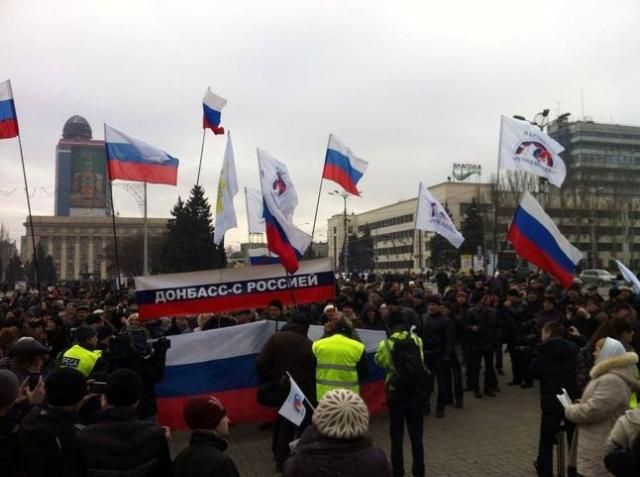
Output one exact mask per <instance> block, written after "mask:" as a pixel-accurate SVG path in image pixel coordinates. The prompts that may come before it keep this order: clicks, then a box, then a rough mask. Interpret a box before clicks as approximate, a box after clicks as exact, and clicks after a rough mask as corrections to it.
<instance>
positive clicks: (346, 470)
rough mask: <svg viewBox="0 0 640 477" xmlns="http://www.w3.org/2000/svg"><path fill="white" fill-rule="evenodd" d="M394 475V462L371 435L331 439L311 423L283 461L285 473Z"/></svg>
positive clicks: (294, 476) (293, 476)
mask: <svg viewBox="0 0 640 477" xmlns="http://www.w3.org/2000/svg"><path fill="white" fill-rule="evenodd" d="M329 476H331V477H391V466H390V465H389V461H388V460H387V457H386V456H385V454H384V452H383V451H382V449H380V448H379V447H376V446H374V445H373V441H372V440H371V438H370V437H368V436H365V437H360V438H356V439H350V440H338V439H331V438H329V437H326V436H323V435H322V434H320V433H319V432H318V429H317V428H316V426H309V427H308V428H307V430H306V431H305V432H304V434H302V437H301V438H300V442H299V443H298V446H297V447H296V448H295V450H294V452H293V455H292V456H291V457H290V458H289V459H288V460H287V461H286V462H285V464H284V477H329Z"/></svg>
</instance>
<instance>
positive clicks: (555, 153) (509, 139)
mask: <svg viewBox="0 0 640 477" xmlns="http://www.w3.org/2000/svg"><path fill="white" fill-rule="evenodd" d="M562 151H564V147H562V146H561V145H560V143H558V142H557V141H555V140H554V139H552V138H551V137H549V136H547V135H546V134H545V133H543V132H542V131H541V130H540V128H539V127H538V126H534V125H533V124H529V123H528V122H526V121H522V120H519V119H514V118H508V117H507V116H502V119H501V121H500V151H499V153H498V163H499V168H500V169H509V170H512V171H523V172H528V173H529V174H533V175H536V176H538V177H543V178H545V179H547V180H548V181H549V183H550V184H553V185H555V186H556V187H562V183H563V182H564V179H565V177H566V175H567V168H566V166H565V164H564V161H563V160H562V158H561V157H560V153H561V152H562Z"/></svg>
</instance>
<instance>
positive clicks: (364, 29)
mask: <svg viewBox="0 0 640 477" xmlns="http://www.w3.org/2000/svg"><path fill="white" fill-rule="evenodd" d="M638 18H640V2H637V1H636V0H616V1H615V2H612V1H610V0H600V1H589V0H570V1H569V0H538V1H536V2H517V1H513V0H510V1H498V0H485V1H481V2H480V1H476V0H466V1H455V0H451V1H447V2H434V1H425V0H421V1H397V2H389V1H385V2H381V1H372V0H365V1H349V0H343V1H333V0H325V1H310V0H303V1H301V0H295V1H278V0H274V1H269V2H266V1H253V2H250V1H239V0H234V1H232V2H221V1H218V0H208V1H202V2H200V1H190V0H185V1H182V2H175V1H169V0H167V1H163V0H155V1H144V0H135V1H134V0H125V1H120V0H109V1H106V0H104V1H98V0H93V1H89V2H82V1H65V0H56V1H55V2H51V1H31V0H0V34H1V37H2V40H1V41H0V80H4V79H11V81H12V84H13V90H14V96H15V100H16V107H17V110H18V116H19V121H20V128H21V132H22V141H23V146H24V153H25V160H26V167H27V173H28V178H29V186H30V188H31V189H32V190H33V189H36V194H35V196H34V197H33V200H32V207H33V211H34V214H35V215H38V214H42V215H50V214H53V197H50V195H48V194H51V193H52V192H53V190H54V180H55V176H54V166H55V146H56V143H57V141H58V140H59V138H60V136H61V132H62V126H63V124H64V122H65V121H66V120H67V118H69V117H70V116H72V115H74V114H80V115H82V116H84V117H85V118H86V119H87V120H88V121H89V123H90V124H91V127H92V128H93V132H94V138H95V139H102V138H103V135H102V123H103V122H107V123H109V124H111V125H113V126H115V127H117V128H120V129H122V130H124V131H127V132H129V133H130V134H132V135H134V136H136V137H138V138H140V139H142V140H144V141H146V142H149V143H151V144H154V145H156V146H158V147H160V148H162V149H164V150H166V151H167V152H169V153H170V154H172V155H173V156H175V157H178V158H179V159H180V168H179V174H178V187H169V186H160V185H157V186H154V185H152V186H150V187H149V215H150V216H158V217H168V216H169V211H170V209H171V207H172V206H173V204H174V203H175V201H176V199H177V197H178V195H182V196H183V197H185V196H187V195H188V193H189V190H190V188H191V187H192V185H193V184H194V182H195V179H196V173H197V165H198V157H199V152H200V140H201V135H202V129H201V121H202V110H201V108H202V106H201V99H202V96H203V94H204V91H205V90H206V88H207V87H208V86H211V87H212V90H213V91H214V92H216V93H217V94H219V95H221V96H223V97H225V98H227V99H228V101H229V102H228V104H227V107H226V108H225V109H224V111H223V125H224V127H225V128H226V129H227V130H231V131H232V134H233V140H234V147H235V153H236V165H237V169H238V178H239V182H240V187H244V186H250V187H258V174H257V160H256V153H255V150H256V147H261V148H263V149H265V150H266V151H268V152H269V153H271V154H272V155H273V156H275V157H277V158H278V159H280V160H281V161H283V162H284V163H286V164H287V165H288V167H289V172H290V174H291V176H292V178H293V180H294V182H295V184H296V187H297V190H298V194H299V196H300V202H299V205H298V208H297V210H296V214H295V221H296V222H297V223H299V224H305V225H302V228H303V229H305V230H307V231H310V229H311V224H310V223H311V222H312V220H313V212H314V208H315V202H316V197H317V190H318V186H319V181H320V175H321V171H322V166H323V161H324V153H325V149H326V144H327V138H328V134H329V133H334V134H336V135H337V136H338V137H340V138H341V139H342V140H343V141H344V142H345V143H346V144H347V145H348V146H350V147H351V149H352V150H353V151H354V152H355V153H356V154H357V155H358V156H360V157H361V158H363V159H365V160H367V161H369V169H368V171H367V173H366V174H365V176H364V177H363V179H362V180H361V182H360V188H361V189H362V191H363V194H362V198H354V199H352V200H351V199H350V200H349V209H350V210H353V211H355V212H359V211H365V210H368V209H371V208H374V207H378V206H381V205H385V204H388V203H392V202H395V201H398V200H402V199H407V198H410V197H413V196H415V195H416V193H417V190H418V183H419V181H421V180H422V181H423V182H425V183H426V184H427V185H432V184H436V183H439V182H442V181H444V180H446V177H447V175H450V174H451V167H452V164H453V163H454V162H470V163H478V164H481V165H482V167H483V176H484V177H483V180H488V179H489V177H490V175H491V174H492V173H494V171H495V168H496V157H497V143H498V129H499V116H500V115H501V114H508V115H512V114H521V115H525V116H527V117H531V116H533V115H534V114H535V113H536V112H538V111H540V110H541V109H543V108H545V107H548V108H550V109H551V110H552V112H553V114H557V113H558V112H571V113H573V117H574V118H577V117H580V116H581V115H582V102H581V91H583V95H584V113H585V115H587V116H590V117H592V118H593V119H595V120H596V121H603V122H616V123H622V124H633V125H640V95H638V86H639V85H640V66H639V63H638V52H639V51H640V29H639V28H638V26H637V21H638ZM224 141H225V139H224V138H223V137H222V136H215V137H214V136H213V135H212V134H207V140H206V146H205V157H204V160H203V171H202V178H201V182H202V183H203V184H204V185H205V187H206V191H207V193H208V195H209V198H210V199H214V198H215V193H216V187H217V177H218V174H219V170H220V165H221V161H222V156H223V152H224ZM0 164H1V165H2V176H1V179H0V201H1V202H0V221H1V222H4V223H5V224H6V225H7V226H8V227H9V228H10V232H11V234H12V236H13V237H14V238H18V237H19V235H21V234H23V233H24V228H23V227H22V223H23V222H24V220H25V217H26V214H27V212H26V211H27V207H26V201H25V197H24V193H23V192H22V191H23V185H22V175H21V169H20V162H19V152H18V144H17V141H16V140H4V141H0ZM336 187H337V186H336V185H334V184H332V183H326V182H325V186H324V191H325V192H323V195H322V200H321V203H320V209H319V219H318V220H319V227H320V231H319V232H320V235H319V238H320V239H325V234H326V219H327V217H329V216H330V215H333V214H335V213H339V212H341V210H342V200H341V199H340V198H337V197H331V196H329V195H327V193H326V192H327V191H330V190H333V189H335V188H336ZM14 189H16V191H15V192H13V193H11V192H12V191H13V190H14ZM45 191H47V192H48V194H47V192H45ZM115 202H116V209H117V210H119V211H120V214H121V215H124V216H131V215H140V210H139V209H138V207H137V205H136V203H135V200H134V199H133V197H132V196H131V195H129V193H128V192H126V191H125V190H123V189H122V188H118V189H117V190H116V197H115ZM212 202H215V200H212ZM236 210H237V212H238V223H239V224H240V227H239V228H238V229H236V230H234V231H231V232H229V233H228V235H227V243H231V244H238V243H239V242H241V241H245V240H246V237H247V232H246V230H247V228H246V218H245V205H244V197H243V195H242V194H238V196H237V197H236ZM316 238H318V236H316Z"/></svg>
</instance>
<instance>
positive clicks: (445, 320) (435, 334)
mask: <svg viewBox="0 0 640 477" xmlns="http://www.w3.org/2000/svg"><path fill="white" fill-rule="evenodd" d="M453 338H454V323H453V321H451V318H449V317H448V316H445V315H443V314H442V313H438V314H435V315H429V314H426V315H425V316H424V317H423V320H422V343H423V345H424V352H425V354H436V355H439V356H444V357H445V358H450V357H451V352H452V351H453Z"/></svg>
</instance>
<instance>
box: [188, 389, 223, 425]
mask: <svg viewBox="0 0 640 477" xmlns="http://www.w3.org/2000/svg"><path fill="white" fill-rule="evenodd" d="M226 415H227V411H226V409H225V408H224V406H223V405H222V403H221V402H220V401H219V400H218V399H216V398H215V397H213V396H199V397H195V398H190V399H189V400H188V401H187V402H186V404H185V405H184V422H186V424H187V426H189V429H215V428H216V427H217V426H218V424H219V423H220V421H221V420H222V418H223V417H224V416H226Z"/></svg>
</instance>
